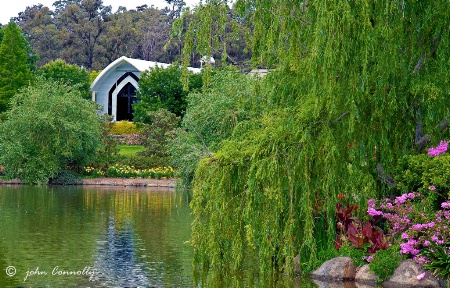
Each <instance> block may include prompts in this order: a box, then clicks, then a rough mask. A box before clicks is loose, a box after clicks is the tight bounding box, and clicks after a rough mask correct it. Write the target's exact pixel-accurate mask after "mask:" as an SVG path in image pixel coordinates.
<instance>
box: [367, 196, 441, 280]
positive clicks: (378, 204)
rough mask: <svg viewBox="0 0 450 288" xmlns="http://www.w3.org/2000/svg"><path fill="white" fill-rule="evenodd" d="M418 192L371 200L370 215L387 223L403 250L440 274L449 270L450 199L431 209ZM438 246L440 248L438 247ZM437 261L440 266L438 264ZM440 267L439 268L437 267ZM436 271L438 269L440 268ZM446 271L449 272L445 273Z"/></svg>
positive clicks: (392, 235)
mask: <svg viewBox="0 0 450 288" xmlns="http://www.w3.org/2000/svg"><path fill="white" fill-rule="evenodd" d="M421 200H422V197H421V196H420V195H419V193H415V192H411V193H406V194H403V195H401V196H398V197H396V198H395V199H393V200H391V199H389V198H387V199H385V200H384V201H375V200H369V201H368V204H369V207H368V210H367V212H368V213H369V215H371V216H373V217H380V216H381V217H382V218H383V219H385V220H386V221H387V223H388V230H389V231H388V235H389V236H390V237H394V238H396V239H398V241H399V242H400V253H401V254H403V255H406V256H409V257H411V258H412V259H414V260H415V261H416V262H417V263H418V264H420V265H424V268H428V269H430V270H433V271H434V272H435V273H437V274H439V275H441V276H447V277H448V273H450V229H449V225H450V200H449V201H446V202H443V203H441V205H440V207H441V209H439V210H438V211H435V212H430V211H429V209H428V208H429V207H427V206H426V205H425V202H422V201H421ZM437 247H439V249H438V248H437ZM437 264H438V265H437ZM436 266H437V267H436ZM442 266H443V267H444V269H443V271H444V272H443V274H442V273H441V272H436V271H437V270H436V269H437V268H439V269H441V270H439V271H442ZM446 273H447V274H446Z"/></svg>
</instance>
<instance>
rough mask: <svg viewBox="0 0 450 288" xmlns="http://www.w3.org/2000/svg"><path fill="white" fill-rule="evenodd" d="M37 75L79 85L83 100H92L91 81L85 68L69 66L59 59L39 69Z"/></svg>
mask: <svg viewBox="0 0 450 288" xmlns="http://www.w3.org/2000/svg"><path fill="white" fill-rule="evenodd" d="M37 75H40V76H42V77H43V78H45V79H53V80H60V81H61V82H63V83H66V84H68V85H77V87H78V90H79V91H80V93H81V95H82V96H83V98H85V99H91V93H90V85H91V81H90V78H89V77H90V76H89V73H88V72H87V70H86V69H85V68H82V67H78V66H77V65H75V64H67V63H66V62H65V61H64V60H61V59H58V60H55V61H51V62H49V63H47V64H45V65H44V66H42V67H41V68H39V70H38V71H37Z"/></svg>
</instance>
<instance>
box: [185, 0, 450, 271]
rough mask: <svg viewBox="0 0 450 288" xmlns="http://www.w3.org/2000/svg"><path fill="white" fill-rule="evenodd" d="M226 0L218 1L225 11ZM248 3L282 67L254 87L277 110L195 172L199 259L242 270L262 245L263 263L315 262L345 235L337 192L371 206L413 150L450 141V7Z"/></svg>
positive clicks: (247, 125) (263, 45) (264, 267)
mask: <svg viewBox="0 0 450 288" xmlns="http://www.w3.org/2000/svg"><path fill="white" fill-rule="evenodd" d="M214 2H215V1H207V5H211V6H208V7H210V10H208V11H210V12H211V13H219V14H220V11H218V12H213V7H214ZM236 7H237V8H238V9H239V11H240V12H241V13H243V14H242V15H244V14H245V15H246V17H247V18H251V20H252V21H253V24H254V38H253V53H254V55H253V56H254V60H255V62H256V63H260V64H263V65H266V66H268V67H274V68H275V70H274V71H273V72H271V73H269V75H268V76H267V77H266V79H265V81H267V82H266V85H265V86H262V87H261V89H258V90H256V91H254V92H253V93H255V95H258V96H259V99H261V100H260V101H261V102H262V104H261V105H263V106H265V107H267V108H266V109H265V110H264V111H263V113H262V115H261V116H260V117H257V118H256V119H251V120H249V121H245V122H244V123H242V125H238V126H237V127H236V128H235V129H234V131H233V134H232V137H231V138H230V139H228V140H225V141H223V142H222V143H221V147H220V149H219V150H218V151H217V152H216V153H213V154H212V156H211V157H209V158H206V159H203V160H201V161H200V164H199V166H198V168H197V170H196V174H195V178H194V198H193V201H192V208H193V211H194V213H195V221H194V224H193V236H192V245H193V246H194V249H195V262H196V263H197V264H198V265H201V266H204V267H214V268H219V269H223V268H234V269H238V268H240V267H241V265H242V263H243V259H244V255H245V251H252V252H253V253H250V254H254V255H255V256H256V259H257V261H258V263H259V266H260V269H261V271H263V272H265V273H268V272H269V271H273V270H278V271H281V270H284V271H287V272H292V265H289V264H290V263H292V259H293V258H294V256H295V255H297V254H300V259H301V267H302V269H305V270H308V269H311V268H313V267H314V266H315V265H317V264H318V263H317V259H318V252H320V251H321V250H323V249H327V247H330V246H333V244H334V238H335V223H334V211H335V205H336V203H337V201H338V197H337V195H338V194H340V193H343V194H345V195H346V196H347V197H349V198H351V199H354V202H355V204H358V205H359V206H360V207H367V200H368V199H369V198H378V197H381V196H385V195H387V194H388V193H390V192H391V191H392V190H391V189H390V187H392V186H393V185H395V182H393V180H392V177H391V176H390V175H391V173H392V172H393V171H394V170H395V167H396V165H397V162H398V160H399V159H401V157H402V156H403V155H405V154H409V153H415V151H420V150H421V149H423V148H424V147H425V145H426V143H427V141H428V140H429V139H430V137H431V136H429V135H433V137H436V138H431V139H432V141H433V143H436V142H437V140H439V139H441V138H440V135H441V134H440V133H441V132H440V127H439V126H440V125H439V123H440V122H441V121H442V120H444V119H446V118H447V116H448V112H449V111H448V108H449V106H448V96H449V91H450V87H449V81H448V79H450V77H449V76H450V75H449V73H450V72H449V71H450V69H449V68H450V67H449V65H450V63H449V62H448V59H449V56H450V55H449V53H450V41H449V34H448V23H450V19H449V17H450V15H449V14H448V13H446V12H444V11H447V8H448V3H447V1H444V0H442V1H435V2H433V3H429V2H424V1H370V0H367V1H306V2H303V4H302V5H298V3H294V2H290V1H278V2H273V1H237V3H236ZM204 17H205V19H204V21H203V22H202V23H198V25H199V27H197V30H198V31H199V30H200V29H205V30H202V31H209V30H208V29H206V28H207V27H210V26H211V25H212V23H211V19H212V18H213V16H208V14H207V13H205V14H204ZM214 24H216V23H214ZM208 25H209V26H208ZM211 37H212V36H211V35H206V36H205V38H206V39H211ZM185 52H186V53H189V50H186V51H185ZM427 134H429V135H427ZM393 193H395V191H394V192H393ZM362 211H364V209H362ZM286 264H288V265H286ZM228 271H229V270H228Z"/></svg>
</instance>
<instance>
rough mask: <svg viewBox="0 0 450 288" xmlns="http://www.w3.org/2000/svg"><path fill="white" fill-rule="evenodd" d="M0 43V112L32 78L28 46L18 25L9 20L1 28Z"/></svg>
mask: <svg viewBox="0 0 450 288" xmlns="http://www.w3.org/2000/svg"><path fill="white" fill-rule="evenodd" d="M2 30H3V33H4V36H3V40H2V42H1V45H0V113H3V112H5V111H6V110H7V109H8V103H9V101H10V99H11V98H12V96H14V94H15V93H17V92H18V91H19V89H20V88H22V87H24V86H26V85H28V84H30V81H31V80H32V78H33V74H32V72H31V69H30V68H31V66H32V63H30V57H29V52H30V46H29V44H28V42H27V41H26V39H25V37H24V36H23V35H22V30H21V29H20V27H19V26H18V25H17V24H16V23H14V22H13V21H10V22H9V23H8V25H6V26H5V27H4V28H3V29H2Z"/></svg>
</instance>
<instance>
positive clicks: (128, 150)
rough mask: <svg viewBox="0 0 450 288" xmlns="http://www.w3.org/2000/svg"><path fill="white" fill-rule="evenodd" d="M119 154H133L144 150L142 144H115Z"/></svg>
mask: <svg viewBox="0 0 450 288" xmlns="http://www.w3.org/2000/svg"><path fill="white" fill-rule="evenodd" d="M117 147H118V148H119V154H120V155H123V156H134V155H136V153H137V152H141V151H145V147H144V146H142V145H117Z"/></svg>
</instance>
